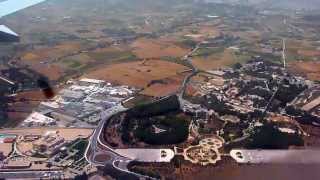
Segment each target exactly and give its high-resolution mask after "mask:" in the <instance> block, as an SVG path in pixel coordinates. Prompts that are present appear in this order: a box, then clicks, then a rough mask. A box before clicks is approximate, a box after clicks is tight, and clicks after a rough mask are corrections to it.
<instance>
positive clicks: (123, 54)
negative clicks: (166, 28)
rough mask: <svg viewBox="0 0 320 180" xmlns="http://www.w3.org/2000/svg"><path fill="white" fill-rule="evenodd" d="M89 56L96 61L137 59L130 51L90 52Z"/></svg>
mask: <svg viewBox="0 0 320 180" xmlns="http://www.w3.org/2000/svg"><path fill="white" fill-rule="evenodd" d="M88 55H89V56H90V57H91V58H93V59H94V60H96V61H126V60H136V59H137V57H136V56H135V55H134V54H133V53H132V52H130V51H105V52H90V53H89V54H88Z"/></svg>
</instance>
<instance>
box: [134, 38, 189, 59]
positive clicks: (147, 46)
mask: <svg viewBox="0 0 320 180" xmlns="http://www.w3.org/2000/svg"><path fill="white" fill-rule="evenodd" d="M131 47H132V48H133V53H134V54H135V55H136V56H138V57H139V58H160V57H165V56H171V57H182V56H184V55H185V54H187V53H188V50H187V49H183V48H181V47H179V46H177V45H175V44H174V42H171V41H167V40H165V39H164V38H161V39H157V40H154V39H146V38H141V39H138V40H136V41H135V42H133V44H132V45H131Z"/></svg>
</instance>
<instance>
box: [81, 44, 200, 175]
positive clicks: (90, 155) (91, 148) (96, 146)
mask: <svg viewBox="0 0 320 180" xmlns="http://www.w3.org/2000/svg"><path fill="white" fill-rule="evenodd" d="M200 44H201V43H199V44H198V45H197V46H196V47H195V48H193V49H192V50H191V51H190V52H189V53H188V54H187V55H185V56H184V57H183V58H182V60H183V61H186V62H187V63H188V64H189V65H190V67H191V69H192V73H191V74H189V75H187V76H186V77H185V78H184V80H183V82H182V84H181V87H180V88H179V90H178V91H177V92H175V93H173V95H177V96H178V99H179V102H180V106H181V107H183V105H184V104H185V103H186V100H184V99H183V96H184V93H185V90H186V87H187V84H188V83H189V81H190V79H191V78H192V77H193V76H195V75H196V74H197V73H198V72H199V70H198V69H197V68H196V67H194V66H193V64H192V59H191V56H192V54H193V53H194V52H196V51H197V50H198V49H199V45H200ZM171 95H172V94H171ZM171 95H168V96H166V97H163V98H161V99H159V100H157V101H154V102H152V103H156V102H159V101H162V100H165V99H166V98H168V97H169V96H171ZM126 110H128V109H127V108H125V107H123V106H122V105H121V104H119V105H117V106H114V107H112V108H110V109H107V110H105V111H103V112H102V113H101V115H100V116H101V120H100V122H99V124H98V127H97V128H96V129H95V131H94V132H93V135H92V136H91V138H90V140H89V145H88V147H87V149H86V152H85V158H86V160H87V161H88V162H89V163H91V164H92V165H94V166H105V165H106V164H109V165H112V166H113V167H114V168H115V169H117V170H119V171H121V172H125V173H129V174H132V175H135V176H137V177H138V178H149V179H150V178H151V177H147V176H144V175H141V174H137V173H134V172H131V171H129V170H128V169H127V165H128V164H129V162H131V161H132V160H133V159H130V158H127V157H124V156H122V155H121V154H118V153H117V152H116V151H115V149H113V148H111V147H109V146H108V145H106V144H104V143H103V142H102V141H101V139H100V138H101V133H102V132H103V128H104V127H105V126H106V125H107V124H108V123H109V120H110V119H111V117H112V116H114V115H116V114H118V113H120V112H124V111H126ZM99 156H100V157H101V156H104V157H107V158H106V159H107V160H106V159H104V158H100V159H102V160H101V161H99V158H98V157H99ZM151 179H153V178H151Z"/></svg>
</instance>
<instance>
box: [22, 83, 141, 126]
mask: <svg viewBox="0 0 320 180" xmlns="http://www.w3.org/2000/svg"><path fill="white" fill-rule="evenodd" d="M67 84H68V87H66V88H65V89H63V90H61V91H60V92H59V93H58V95H57V96H55V97H54V98H53V99H52V100H51V101H46V102H42V103H41V104H40V105H39V107H38V108H37V110H36V111H35V112H33V113H32V114H31V115H30V116H29V117H28V118H27V119H26V120H25V121H23V123H22V124H21V126H23V127H30V126H61V127H65V126H69V127H74V126H76V127H79V126H80V127H91V126H94V125H96V124H97V123H98V122H99V120H100V112H102V111H103V110H106V109H109V108H111V107H113V106H116V105H117V104H119V103H121V102H122V101H123V100H125V99H127V98H129V97H131V96H132V94H133V93H134V92H135V91H136V89H133V88H130V87H128V86H113V85H112V84H111V83H108V82H105V81H102V80H96V79H88V78H83V79H80V80H77V81H73V80H71V81H68V82H67Z"/></svg>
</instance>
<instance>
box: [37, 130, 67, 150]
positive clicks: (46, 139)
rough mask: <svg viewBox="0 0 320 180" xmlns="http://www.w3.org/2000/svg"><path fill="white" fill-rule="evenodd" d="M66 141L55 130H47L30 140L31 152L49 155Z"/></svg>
mask: <svg viewBox="0 0 320 180" xmlns="http://www.w3.org/2000/svg"><path fill="white" fill-rule="evenodd" d="M66 144H67V141H65V139H64V138H63V137H61V136H60V135H59V134H58V133H57V132H56V131H48V132H46V133H45V134H44V135H43V136H42V137H41V138H39V139H37V140H35V141H34V142H32V148H33V149H32V151H33V154H42V155H44V156H51V155H52V154H55V153H56V152H57V151H59V150H60V148H61V147H63V146H65V145H66Z"/></svg>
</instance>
